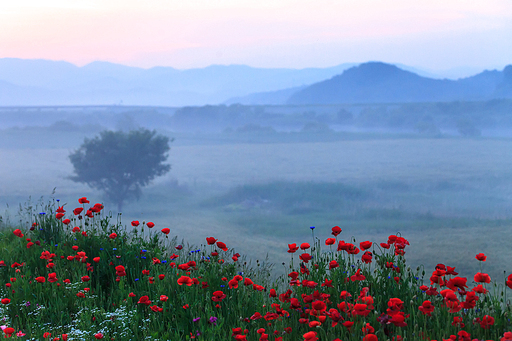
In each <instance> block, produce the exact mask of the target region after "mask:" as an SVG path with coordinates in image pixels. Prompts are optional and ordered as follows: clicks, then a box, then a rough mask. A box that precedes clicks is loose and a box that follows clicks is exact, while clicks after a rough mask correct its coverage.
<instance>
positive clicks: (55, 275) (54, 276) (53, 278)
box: [48, 272, 58, 283]
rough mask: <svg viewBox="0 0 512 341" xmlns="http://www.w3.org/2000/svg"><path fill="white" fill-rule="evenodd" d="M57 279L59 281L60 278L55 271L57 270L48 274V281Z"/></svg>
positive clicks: (52, 281) (51, 281) (53, 281)
mask: <svg viewBox="0 0 512 341" xmlns="http://www.w3.org/2000/svg"><path fill="white" fill-rule="evenodd" d="M57 281H58V279H57V273H55V272H51V273H49V274H48V282H50V283H55V282H57Z"/></svg>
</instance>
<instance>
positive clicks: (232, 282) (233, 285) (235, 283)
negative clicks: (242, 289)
mask: <svg viewBox="0 0 512 341" xmlns="http://www.w3.org/2000/svg"><path fill="white" fill-rule="evenodd" d="M228 288H230V289H237V288H238V281H237V280H236V279H235V278H233V279H231V280H230V281H229V282H228Z"/></svg>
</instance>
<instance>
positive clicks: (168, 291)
mask: <svg viewBox="0 0 512 341" xmlns="http://www.w3.org/2000/svg"><path fill="white" fill-rule="evenodd" d="M70 206H71V207H70ZM127 225H129V226H128V227H127V226H126V225H124V224H123V222H122V221H121V216H120V215H119V216H112V215H111V214H110V213H108V212H107V211H106V210H105V208H104V206H103V205H102V204H100V203H96V204H91V203H90V201H89V200H88V199H87V198H85V197H82V198H79V199H78V201H77V202H76V205H75V204H62V205H61V203H60V202H59V201H55V200H53V201H50V202H49V203H47V204H43V203H42V202H41V203H40V204H38V205H36V206H34V207H32V208H31V210H30V211H29V212H25V215H24V216H23V219H22V220H21V222H20V224H19V226H5V227H4V228H3V229H2V230H1V231H0V298H1V304H0V319H1V321H0V324H1V328H2V332H3V336H4V337H5V338H11V337H12V338H14V339H19V340H54V341H56V340H64V341H65V340H97V339H105V340H176V341H178V340H193V339H194V340H254V341H256V340H259V341H262V340H275V341H287V340H293V341H296V340H301V341H302V340H304V341H314V340H326V341H340V340H344V341H347V340H363V341H375V340H393V341H398V340H428V341H431V340H439V341H441V340H463V341H473V340H501V341H505V340H512V326H511V323H510V316H509V315H510V313H511V308H510V300H509V298H508V297H507V296H508V295H507V294H508V293H507V291H508V290H509V289H508V288H512V275H508V276H507V273H505V276H504V277H503V278H502V279H501V280H496V279H494V280H493V279H491V278H490V276H489V275H488V274H487V273H486V272H485V265H486V262H488V261H490V262H492V259H489V260H488V259H487V257H486V255H485V250H475V257H474V259H473V260H472V261H474V262H479V265H480V269H481V270H480V271H479V272H478V273H476V274H474V276H473V277H471V278H466V277H461V276H458V273H457V270H456V269H455V267H452V265H453V264H438V265H437V266H436V267H435V268H433V269H424V268H423V267H421V266H420V267H418V268H415V269H411V268H410V267H409V266H408V265H407V263H406V254H407V250H408V249H409V248H412V247H414V245H409V242H408V240H407V239H406V236H401V235H400V234H398V235H390V236H389V237H388V239H387V240H376V241H360V242H356V241H355V240H354V238H344V237H343V236H344V234H346V233H347V231H342V229H341V228H340V227H338V226H335V227H332V229H331V230H330V231H331V234H330V235H327V236H318V235H317V234H318V233H316V232H317V231H315V228H314V227H310V228H309V229H310V231H311V239H310V240H304V241H294V240H291V239H292V238H293V236H290V240H289V241H286V240H283V243H286V244H288V253H289V257H290V262H289V264H287V265H284V269H285V274H284V275H282V276H280V277H278V278H277V279H275V278H272V276H271V275H270V269H269V268H268V267H266V266H263V265H262V264H260V263H259V262H258V261H257V262H256V264H251V263H249V264H248V263H247V262H246V261H245V257H244V256H241V255H240V254H239V253H237V252H235V249H234V248H235V246H234V245H226V244H225V243H224V242H223V241H222V240H220V239H219V238H217V237H216V236H215V235H209V236H205V239H204V241H205V242H204V244H202V245H200V246H199V247H194V246H190V245H189V244H186V245H185V243H184V242H183V241H181V243H178V237H177V236H175V237H170V235H171V229H170V228H168V227H163V226H156V225H155V224H154V223H152V222H150V221H132V222H130V223H128V224H127ZM340 225H342V223H340ZM305 228H308V227H305ZM345 240H346V241H345ZM458 247H463V246H460V245H459V246H458ZM432 257H435V255H432ZM509 295H510V294H509Z"/></svg>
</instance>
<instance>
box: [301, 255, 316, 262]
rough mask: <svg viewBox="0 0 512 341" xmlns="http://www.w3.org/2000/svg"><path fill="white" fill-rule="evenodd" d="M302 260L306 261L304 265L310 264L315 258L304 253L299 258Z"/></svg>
mask: <svg viewBox="0 0 512 341" xmlns="http://www.w3.org/2000/svg"><path fill="white" fill-rule="evenodd" d="M299 258H300V259H302V260H303V261H304V263H308V262H309V261H310V260H311V259H312V258H313V257H311V255H310V254H309V253H303V254H301V255H300V256H299Z"/></svg>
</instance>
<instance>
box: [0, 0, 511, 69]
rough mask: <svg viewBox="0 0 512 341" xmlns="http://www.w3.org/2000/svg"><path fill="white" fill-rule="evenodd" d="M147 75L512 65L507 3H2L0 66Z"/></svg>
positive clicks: (501, 0)
mask: <svg viewBox="0 0 512 341" xmlns="http://www.w3.org/2000/svg"><path fill="white" fill-rule="evenodd" d="M3 57H15V58H26V59H50V60H65V61H69V62H71V63H74V64H76V65H79V66H82V65H85V64H87V63H90V62H92V61H95V60H103V61H110V62H114V63H121V64H125V65H130V66H139V67H144V68H149V67H152V66H172V67H176V68H179V69H186V68H193V67H204V66H207V65H211V64H224V65H228V64H246V65H250V66H255V67H291V68H304V67H326V66H334V65H338V64H341V63H345V62H366V61H370V60H379V61H384V62H389V63H403V64H407V65H410V66H416V67H422V68H425V69H431V70H444V69H450V68H455V67H461V66H470V67H479V68H482V69H483V68H499V69H501V68H503V67H504V66H505V65H507V64H512V0H482V1H471V0H442V1H438V0H425V1H423V0H251V1H249V0H145V1H142V0H0V58H3Z"/></svg>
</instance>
